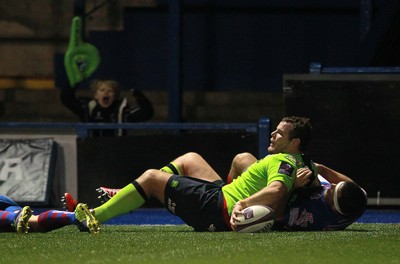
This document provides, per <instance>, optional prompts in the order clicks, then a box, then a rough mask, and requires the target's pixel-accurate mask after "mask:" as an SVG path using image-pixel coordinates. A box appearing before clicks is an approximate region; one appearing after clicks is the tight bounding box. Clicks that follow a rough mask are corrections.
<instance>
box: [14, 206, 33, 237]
mask: <svg viewBox="0 0 400 264" xmlns="http://www.w3.org/2000/svg"><path fill="white" fill-rule="evenodd" d="M32 213H33V211H32V209H31V208H30V207H29V206H25V207H23V208H22V209H21V210H20V211H19V213H18V215H17V216H16V217H15V220H14V227H15V231H17V233H18V234H26V233H28V230H29V225H28V221H29V218H31V216H32Z"/></svg>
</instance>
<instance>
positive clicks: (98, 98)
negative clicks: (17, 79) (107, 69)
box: [60, 80, 154, 137]
mask: <svg viewBox="0 0 400 264" xmlns="http://www.w3.org/2000/svg"><path fill="white" fill-rule="evenodd" d="M90 88H91V91H92V92H93V98H88V97H77V96H76V90H77V89H76V87H73V88H63V89H61V94H60V99H61V102H62V104H63V105H64V106H65V107H67V108H68V109H69V110H71V111H72V112H73V113H74V114H75V115H77V116H78V117H79V119H80V121H81V122H87V123H125V122H145V121H148V120H150V119H151V118H152V117H153V115H154V109H153V105H152V104H151V102H150V101H149V99H148V98H147V97H146V96H145V95H144V94H143V93H142V92H141V91H139V90H136V89H132V90H131V93H132V95H133V96H134V97H135V99H136V102H137V106H134V107H131V106H130V105H129V104H128V100H127V98H120V93H121V88H120V85H119V83H118V82H117V81H115V80H94V81H92V83H91V85H90ZM123 134H124V131H122V130H110V129H108V130H94V131H91V135H92V136H94V137H99V136H117V135H118V136H121V135H123Z"/></svg>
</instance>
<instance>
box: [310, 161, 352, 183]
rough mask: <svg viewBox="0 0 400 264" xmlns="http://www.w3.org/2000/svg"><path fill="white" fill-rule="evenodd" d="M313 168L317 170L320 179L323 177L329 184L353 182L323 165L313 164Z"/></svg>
mask: <svg viewBox="0 0 400 264" xmlns="http://www.w3.org/2000/svg"><path fill="white" fill-rule="evenodd" d="M315 166H316V167H317V169H318V173H319V174H320V175H321V176H322V177H324V178H325V179H326V180H327V181H329V182H330V183H339V182H341V181H350V182H352V181H353V180H352V179H350V178H349V177H348V176H346V175H344V174H343V173H340V172H338V171H335V170H333V169H331V168H329V167H327V166H325V165H323V164H318V163H315Z"/></svg>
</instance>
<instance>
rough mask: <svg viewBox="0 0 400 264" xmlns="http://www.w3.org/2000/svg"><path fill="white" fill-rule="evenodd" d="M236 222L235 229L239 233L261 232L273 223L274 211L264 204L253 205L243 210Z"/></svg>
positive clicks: (269, 227)
mask: <svg viewBox="0 0 400 264" xmlns="http://www.w3.org/2000/svg"><path fill="white" fill-rule="evenodd" d="M238 218H239V220H240V222H236V225H237V226H236V231H237V232H241V233H255V232H263V231H267V230H269V229H271V227H272V226H273V224H274V223H275V211H274V210H272V208H270V207H268V206H264V205H253V206H249V207H247V208H246V209H244V210H243V215H240V216H239V217H238Z"/></svg>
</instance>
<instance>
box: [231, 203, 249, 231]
mask: <svg viewBox="0 0 400 264" xmlns="http://www.w3.org/2000/svg"><path fill="white" fill-rule="evenodd" d="M244 209H245V207H243V205H242V203H241V202H237V203H236V204H235V206H234V207H233V210H232V214H231V219H230V221H229V223H230V224H231V228H232V230H233V231H236V227H237V225H236V223H237V222H240V220H239V218H238V217H239V216H240V215H243V210H244Z"/></svg>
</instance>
